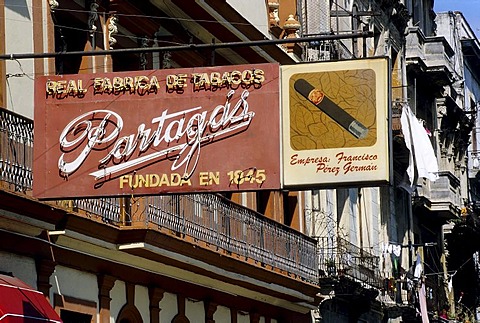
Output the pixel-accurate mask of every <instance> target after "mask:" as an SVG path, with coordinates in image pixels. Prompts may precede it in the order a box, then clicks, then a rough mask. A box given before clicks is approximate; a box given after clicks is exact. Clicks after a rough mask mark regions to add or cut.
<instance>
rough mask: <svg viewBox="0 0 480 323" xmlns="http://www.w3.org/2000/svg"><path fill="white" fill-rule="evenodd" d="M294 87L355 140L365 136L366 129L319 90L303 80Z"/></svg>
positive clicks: (296, 82) (298, 81) (297, 81)
mask: <svg viewBox="0 0 480 323" xmlns="http://www.w3.org/2000/svg"><path fill="white" fill-rule="evenodd" d="M294 87H295V90H296V91H297V92H298V93H300V94H301V95H302V96H304V97H305V98H306V99H307V100H308V101H310V102H311V103H313V104H314V105H315V106H316V107H317V108H318V109H320V111H322V112H324V113H325V114H327V115H328V116H329V117H330V118H332V119H333V120H334V121H335V122H337V123H338V124H339V125H341V126H342V127H343V128H345V129H346V130H348V132H350V133H351V134H352V135H354V136H355V137H356V138H358V139H363V138H365V137H366V136H367V134H368V128H367V127H365V126H364V125H363V124H362V123H360V121H358V120H356V119H355V118H354V117H352V116H351V115H350V114H349V113H348V112H346V111H345V110H343V109H342V108H341V107H339V106H338V105H337V104H335V103H334V102H333V101H331V100H330V99H329V98H328V97H327V96H326V95H325V94H324V93H323V92H322V91H321V90H319V89H316V88H314V87H313V85H311V84H310V83H308V82H307V81H305V80H304V79H299V80H296V81H295V84H294Z"/></svg>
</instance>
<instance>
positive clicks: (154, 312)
mask: <svg viewBox="0 0 480 323" xmlns="http://www.w3.org/2000/svg"><path fill="white" fill-rule="evenodd" d="M0 7H1V10H2V12H1V13H2V14H0V35H4V37H2V38H1V39H3V40H2V41H0V53H5V55H3V56H2V57H3V58H2V59H1V60H0V107H2V108H1V109H0V183H1V190H0V194H1V195H2V196H1V198H0V239H1V241H4V242H3V243H2V244H1V245H0V259H1V261H0V271H1V272H3V273H4V274H6V273H9V275H13V276H15V277H17V278H20V279H21V280H23V281H24V282H26V283H28V284H29V285H31V286H32V287H34V288H35V289H37V290H39V291H41V292H42V293H43V294H44V295H45V296H46V297H47V298H48V299H49V301H50V304H51V305H52V307H53V308H54V309H55V311H56V312H57V313H58V314H59V315H60V317H61V318H62V320H63V321H64V322H266V323H267V322H352V321H355V322H357V321H361V322H421V321H422V317H421V316H420V315H419V314H418V313H421V314H422V315H423V317H424V319H425V317H427V316H428V317H430V320H434V319H438V318H439V315H440V314H441V312H442V311H443V310H445V311H447V312H448V314H449V317H450V318H452V319H453V318H456V317H457V316H458V315H460V314H461V315H466V314H465V313H466V312H467V311H466V310H465V309H464V308H473V307H475V306H477V303H476V296H475V295H476V294H475V293H477V294H478V290H477V289H476V287H475V288H470V289H467V288H466V286H465V285H462V282H461V281H457V280H456V278H455V277H454V276H455V274H454V273H455V270H456V269H458V268H459V267H460V265H461V263H462V262H463V260H464V258H465V255H464V254H463V255H460V256H458V257H457V256H456V255H458V253H455V252H454V251H453V250H450V248H451V247H452V246H453V245H456V244H455V243H457V245H456V246H458V245H461V243H462V237H463V235H462V234H463V231H461V230H460V234H459V233H458V232H459V231H458V230H459V228H462V225H463V224H465V223H467V222H468V221H470V222H472V221H473V223H476V222H475V219H476V217H475V214H476V209H477V206H476V202H477V201H478V192H477V190H476V186H477V182H476V178H477V176H476V175H477V173H476V170H477V168H478V160H477V159H478V158H477V151H478V147H477V142H478V138H477V131H476V129H477V127H478V125H476V123H477V119H476V113H477V109H476V107H477V104H478V100H479V99H478V98H479V95H480V86H479V82H478V81H477V80H478V75H477V74H478V62H479V60H478V58H479V57H480V55H479V53H480V50H479V45H478V40H477V39H476V37H475V35H474V33H473V32H472V30H471V29H470V27H469V26H468V23H467V22H466V21H465V20H464V19H463V17H462V15H461V14H460V13H446V14H438V15H437V14H436V13H434V11H433V0H411V1H410V0H409V1H403V0H375V1H374V0H358V1H357V0H341V1H340V0H339V1H333V2H332V1H329V0H301V1H300V0H299V1H291V0H269V1H263V0H258V1H257V0H256V1H248V2H246V1H240V0H239V1H237V0H231V1H227V0H222V1H213V0H205V1H176V0H150V1H132V0H109V1H106V0H102V1H101V0H78V1H62V0H57V1H55V0H50V1H39V0H38V1H37V0H26V1H21V2H19V1H14V0H0ZM452 26H453V27H452ZM305 37H311V39H313V40H312V41H309V42H306V41H302V42H299V41H296V40H295V39H298V38H302V39H303V38H305ZM276 40H280V41H281V42H278V43H273V42H272V43H268V41H276ZM252 41H264V42H265V43H264V44H258V43H257V44H250V45H242V42H243V43H245V44H249V42H252ZM227 43H230V45H226V46H221V45H222V44H227ZM85 52H87V53H85ZM10 54H11V55H10ZM21 54H24V55H23V56H22V55H21ZM379 57H380V58H384V57H387V58H388V62H389V64H390V66H389V70H388V71H387V74H388V79H389V80H388V82H389V84H388V85H389V102H388V107H387V109H386V110H388V125H389V131H388V132H389V134H388V138H389V146H390V147H389V149H390V156H389V158H390V159H391V176H390V177H391V181H390V183H388V184H387V185H369V184H365V185H361V184H360V185H352V186H348V185H330V186H326V185H322V183H319V185H318V187H309V188H308V189H306V190H301V191H298V190H281V189H272V190H265V189H259V190H249V191H242V190H240V189H232V190H231V191H227V192H222V193H221V194H219V193H180V194H178V193H175V194H154V195H151V196H137V195H135V194H133V193H132V194H131V195H129V194H122V195H121V196H107V197H103V196H102V197H91V196H89V197H88V198H86V197H71V196H65V198H61V199H58V198H55V199H53V200H52V199H51V200H39V199H38V198H36V197H35V196H33V195H32V194H33V193H32V187H33V183H34V182H35V178H34V176H33V170H34V169H35V167H39V166H38V165H45V164H48V162H47V161H45V160H43V158H44V157H43V155H42V154H41V153H36V154H35V155H34V154H33V147H34V145H35V142H36V143H37V144H38V142H39V141H40V139H38V138H37V139H36V141H34V138H33V131H34V128H36V130H38V129H39V128H42V127H45V124H47V122H46V121H45V120H42V119H41V118H37V117H36V116H35V103H36V102H35V97H37V98H38V97H39V95H38V93H41V95H42V93H43V91H44V90H45V89H44V88H43V87H42V86H41V85H39V84H40V83H35V79H37V78H39V77H46V79H48V77H49V76H51V78H52V79H57V77H60V76H62V75H66V76H67V77H66V78H67V79H80V78H82V75H88V77H94V76H95V75H98V76H99V77H103V76H105V75H117V74H115V73H122V72H135V73H136V72H138V71H155V70H165V69H168V70H172V71H175V70H179V69H182V68H207V67H209V68H210V67H213V68H215V67H218V66H239V65H242V66H249V65H251V66H256V65H254V64H265V63H276V64H279V65H280V66H289V65H292V66H293V65H298V64H299V63H317V62H318V63H321V62H326V61H349V62H352V61H353V62H354V61H355V60H366V59H370V58H379ZM109 73H110V74H109ZM68 75H70V76H68ZM118 75H120V74H118ZM122 75H123V74H122ZM78 84H79V83H76V86H77V89H76V90H75V91H76V92H75V91H74V90H69V91H70V92H69V93H73V92H71V91H74V92H75V93H76V94H78V93H79V92H78V89H79V87H78ZM112 88H113V86H112ZM62 91H63V90H62ZM47 92H48V91H47ZM56 93H57V94H58V91H57V92H56ZM41 95H40V96H41ZM112 102H113V101H112ZM59 104H60V103H59ZM265 104H266V105H268V104H269V103H268V102H267V103H265ZM133 106H134V105H133V104H132V107H133ZM37 109H38V107H37ZM132 110H134V108H132ZM137 113H139V114H141V113H142V112H137ZM52 114H53V113H52ZM132 115H133V114H132ZM45 117H46V118H51V119H50V120H48V122H49V123H48V124H49V125H50V124H55V122H56V121H58V120H60V119H61V118H60V116H57V117H55V115H47V116H45ZM413 123H415V124H418V125H419V126H418V127H420V128H421V130H420V131H418V127H417V128H416V129H417V130H415V131H414V127H413V126H412V124H413ZM421 143H423V146H422V145H421ZM37 147H38V146H37ZM37 149H38V148H37ZM259 149H261V147H260V148H259ZM432 158H433V159H432ZM425 160H428V161H429V162H425ZM36 174H38V173H36ZM41 176H43V174H41ZM45 177H47V176H45ZM37 181H38V177H37ZM37 183H38V182H37ZM237 184H238V183H237ZM357 184H358V183H357ZM167 193H168V192H167ZM84 194H85V195H88V194H87V193H86V192H84ZM80 195H81V194H80ZM466 214H468V217H467V216H465V215H466ZM462 221H463V222H462ZM457 222H459V223H460V224H459V225H455V226H454V223H457ZM473 227H475V226H473ZM468 228H469V229H468V230H471V228H472V226H470V227H468ZM468 230H467V231H468ZM468 232H470V231H468ZM475 234H478V233H476V232H475V230H473V237H476V235H475ZM445 236H447V237H451V238H447V241H449V243H448V245H446V242H445ZM454 238H455V239H456V240H455V239H454ZM448 239H450V240H448ZM447 247H448V248H449V249H447ZM457 249H461V248H457ZM477 249H478V248H475V246H472V248H471V249H469V250H468V254H470V255H471V256H472V257H477V258H475V259H477V260H476V262H475V264H477V265H478V250H477ZM475 255H476V256H475ZM447 256H448V257H447ZM455 257H457V258H455ZM462 257H463V258H462ZM472 266H473V265H472ZM473 267H474V266H473ZM473 267H472V268H473ZM475 268H476V267H475ZM472 270H473V269H472ZM457 277H458V276H457ZM469 277H474V278H475V279H478V270H477V271H475V270H473V273H471V276H469ZM464 283H465V282H463V284H464ZM455 284H458V290H457V287H456V286H455ZM477 285H478V284H477ZM452 286H453V287H452ZM467 291H468V293H467ZM463 292H465V293H463ZM463 295H465V298H468V299H469V301H468V303H461V302H460V301H461V299H462V297H463ZM457 304H462V306H461V305H457ZM463 304H465V305H463ZM469 311H471V310H470V309H469ZM470 314H471V313H470Z"/></svg>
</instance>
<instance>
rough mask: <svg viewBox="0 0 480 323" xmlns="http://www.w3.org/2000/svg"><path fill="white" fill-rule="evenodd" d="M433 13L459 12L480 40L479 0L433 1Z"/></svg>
mask: <svg viewBox="0 0 480 323" xmlns="http://www.w3.org/2000/svg"><path fill="white" fill-rule="evenodd" d="M434 10H435V12H445V11H461V12H462V13H463V16H464V17H465V19H466V20H467V22H468V24H469V25H470V27H471V28H472V30H473V31H474V32H475V34H476V35H477V38H479V39H480V0H435V2H434Z"/></svg>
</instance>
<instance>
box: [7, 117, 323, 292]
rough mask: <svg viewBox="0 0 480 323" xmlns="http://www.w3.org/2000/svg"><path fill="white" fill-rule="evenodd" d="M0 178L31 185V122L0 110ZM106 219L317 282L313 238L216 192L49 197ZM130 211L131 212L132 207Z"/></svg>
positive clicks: (15, 186)
mask: <svg viewBox="0 0 480 323" xmlns="http://www.w3.org/2000/svg"><path fill="white" fill-rule="evenodd" d="M0 144H1V145H0V181H1V182H2V183H7V189H9V190H15V191H27V190H31V188H32V181H33V177H32V164H33V156H32V151H33V121H32V120H30V119H27V118H24V117H22V116H20V115H17V114H15V113H12V112H10V111H7V110H5V109H0ZM51 203H56V204H57V205H61V206H62V207H66V208H71V209H72V210H75V211H81V212H83V213H86V214H88V215H90V216H93V215H95V217H97V218H99V219H102V220H103V221H104V222H106V223H111V224H116V225H123V224H132V223H139V222H140V223H142V224H144V225H145V226H149V227H151V225H152V224H153V225H154V226H157V227H158V229H168V230H171V231H173V232H175V233H178V234H181V235H183V236H184V237H190V238H193V239H195V240H197V241H202V242H204V243H207V244H209V245H210V246H214V247H215V248H216V249H217V250H223V251H225V252H228V253H232V254H235V255H238V256H241V257H245V259H246V260H253V261H255V262H257V263H260V264H262V265H265V266H271V267H272V268H276V269H280V270H282V271H284V272H286V273H288V274H293V275H296V276H297V277H298V278H299V279H302V280H304V281H308V282H310V283H313V284H318V257H316V255H317V254H318V252H317V242H316V240H315V239H312V238H309V237H307V236H305V235H303V234H301V233H299V232H297V231H295V230H293V229H291V228H289V227H287V226H284V225H282V224H280V223H278V222H275V221H273V220H271V219H269V218H267V217H265V216H263V215H261V214H259V213H257V212H255V211H253V210H250V209H247V208H245V207H242V206H240V205H237V204H235V203H233V202H232V201H230V200H228V199H226V198H224V197H223V196H221V195H217V194H185V195H168V196H150V197H146V198H144V199H143V201H142V203H145V209H143V208H142V210H141V211H140V212H138V210H134V207H132V200H131V199H130V198H126V197H125V198H124V197H116V198H90V199H76V200H73V201H72V200H67V201H54V202H51ZM134 211H135V212H134Z"/></svg>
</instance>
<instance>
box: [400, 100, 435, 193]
mask: <svg viewBox="0 0 480 323" xmlns="http://www.w3.org/2000/svg"><path fill="white" fill-rule="evenodd" d="M400 121H401V124H402V132H403V136H404V139H405V145H406V146H407V148H408V150H409V151H410V159H409V166H408V169H407V174H408V178H409V179H410V184H411V185H412V186H413V185H416V183H415V182H414V174H415V167H416V168H417V173H418V177H419V178H420V177H424V178H428V179H429V180H431V181H435V180H437V179H438V161H437V157H436V156H435V152H434V151H433V147H432V143H431V142H430V139H429V137H428V134H427V131H426V130H425V128H424V127H423V125H422V123H421V122H420V121H419V120H418V119H417V117H415V115H414V114H413V112H412V111H411V110H410V107H409V106H408V105H405V106H403V109H402V117H401V119H400Z"/></svg>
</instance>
